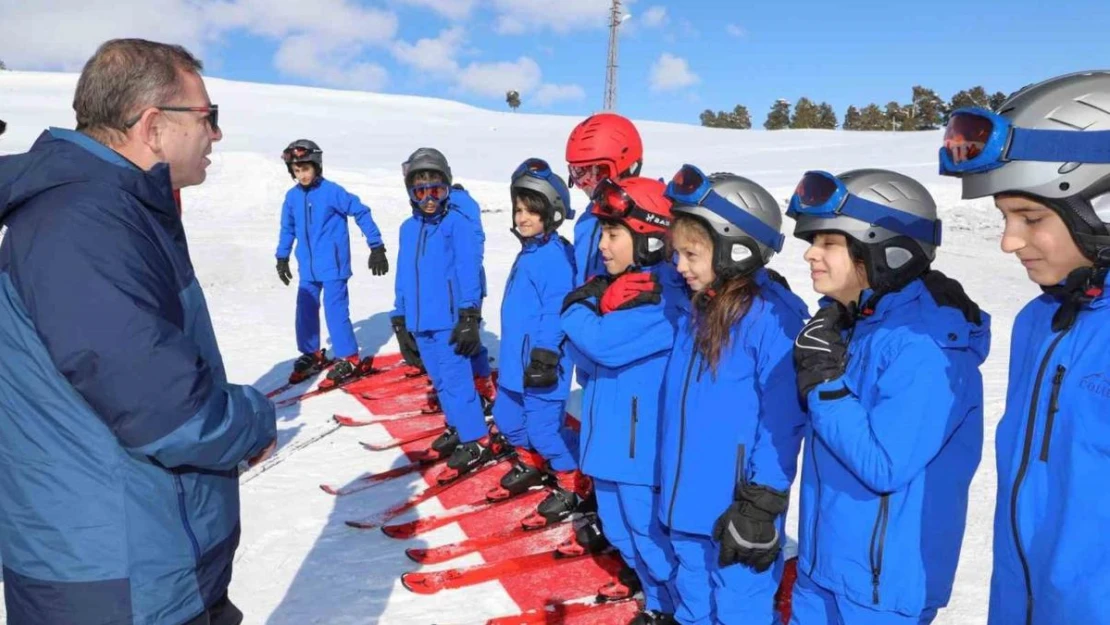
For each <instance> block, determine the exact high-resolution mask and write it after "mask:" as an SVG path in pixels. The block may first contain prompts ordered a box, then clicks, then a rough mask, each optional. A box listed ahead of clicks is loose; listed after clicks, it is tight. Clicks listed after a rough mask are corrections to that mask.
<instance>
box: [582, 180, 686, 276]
mask: <svg viewBox="0 0 1110 625" xmlns="http://www.w3.org/2000/svg"><path fill="white" fill-rule="evenodd" d="M666 190H667V185H665V184H663V183H662V182H661V181H659V180H656V179H654V178H641V177H639V176H633V177H631V178H622V179H620V180H613V179H612V178H609V179H606V180H602V181H601V183H600V184H598V186H597V189H596V190H595V191H594V196H593V200H594V201H593V204H592V207H591V212H592V213H593V214H594V215H596V216H597V218H598V219H600V220H602V221H609V222H615V223H619V224H621V225H622V226H624V227H625V228H628V230H629V231H630V232H631V233H632V242H633V246H634V248H633V257H632V260H633V262H634V263H636V264H637V265H639V266H641V267H643V266H647V265H654V264H656V263H658V262H660V261H662V260H663V257H664V255H665V249H666V238H667V231H668V230H669V229H670V227H671V223H672V222H673V221H674V215H673V213H672V212H671V204H672V202H671V200H670V198H668V197H667V196H666V195H664V192H665V191H666Z"/></svg>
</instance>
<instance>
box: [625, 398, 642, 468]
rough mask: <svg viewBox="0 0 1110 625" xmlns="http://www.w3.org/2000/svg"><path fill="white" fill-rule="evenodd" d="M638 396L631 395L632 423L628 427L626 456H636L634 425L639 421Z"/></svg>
mask: <svg viewBox="0 0 1110 625" xmlns="http://www.w3.org/2000/svg"><path fill="white" fill-rule="evenodd" d="M638 403H639V398H637V397H636V396H635V395H633V396H632V423H631V427H630V428H629V429H628V457H629V458H635V457H636V426H637V425H638V424H639V422H640V416H639V414H637V409H638V406H637V404H638Z"/></svg>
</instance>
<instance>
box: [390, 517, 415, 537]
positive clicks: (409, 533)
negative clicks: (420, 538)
mask: <svg viewBox="0 0 1110 625" xmlns="http://www.w3.org/2000/svg"><path fill="white" fill-rule="evenodd" d="M382 533H383V534H385V535H386V536H389V537H390V538H396V539H398V540H408V539H409V538H412V537H413V536H416V522H415V521H411V522H409V523H398V524H397V525H383V526H382Z"/></svg>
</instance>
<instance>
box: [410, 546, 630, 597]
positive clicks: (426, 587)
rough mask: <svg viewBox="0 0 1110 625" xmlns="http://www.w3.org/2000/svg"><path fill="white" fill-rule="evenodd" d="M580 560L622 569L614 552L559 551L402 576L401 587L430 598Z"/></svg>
mask: <svg viewBox="0 0 1110 625" xmlns="http://www.w3.org/2000/svg"><path fill="white" fill-rule="evenodd" d="M583 558H594V559H595V560H596V561H597V562H598V563H599V564H601V565H602V566H603V567H604V568H606V569H611V570H612V571H614V572H615V571H617V570H618V569H619V568H620V567H621V559H620V556H619V555H617V554H616V553H615V552H613V551H610V552H608V553H602V554H596V555H595V554H583V555H580V556H573V557H565V556H563V555H562V554H560V553H559V552H558V551H554V550H552V551H541V552H539V553H532V554H528V555H526V556H520V557H517V558H510V559H508V560H502V561H500V562H493V563H490V564H478V565H475V566H469V567H465V568H459V569H447V570H446V571H432V572H428V573H419V572H414V573H405V574H404V575H402V576H401V584H402V585H404V587H405V588H407V589H409V590H410V591H412V592H414V593H417V594H420V595H432V594H435V593H437V592H439V591H441V590H450V589H454V588H465V587H467V586H473V585H475V584H481V583H482V582H488V581H493V580H495V579H500V578H502V577H507V576H509V575H518V574H520V573H530V572H532V571H538V570H541V569H548V568H563V567H565V566H568V565H571V564H575V563H577V562H578V561H579V560H582V559H583Z"/></svg>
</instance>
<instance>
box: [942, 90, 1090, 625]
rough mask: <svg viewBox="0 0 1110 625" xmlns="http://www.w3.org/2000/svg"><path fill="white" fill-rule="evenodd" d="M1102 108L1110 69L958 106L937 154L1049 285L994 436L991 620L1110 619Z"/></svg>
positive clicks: (1014, 363) (1036, 302)
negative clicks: (991, 105)
mask: <svg viewBox="0 0 1110 625" xmlns="http://www.w3.org/2000/svg"><path fill="white" fill-rule="evenodd" d="M1107 101H1110V72H1106V71H1092V72H1083V73H1076V74H1069V75H1064V76H1058V77H1055V78H1051V79H1049V80H1046V81H1043V82H1040V83H1037V84H1034V85H1030V86H1029V87H1026V88H1024V89H1022V90H1021V91H1019V92H1017V93H1015V94H1014V95H1013V96H1011V97H1010V98H1009V99H1008V100H1006V101H1005V102H1004V103H1002V105H1000V106H999V108H998V110H999V111H1001V112H1000V113H994V112H992V111H989V110H985V109H964V110H957V111H955V112H954V113H953V115H952V121H951V122H949V125H948V128H947V131H946V134H945V143H944V147H943V148H942V149H941V151H940V161H941V173H943V174H946V175H951V176H959V177H961V178H962V184H963V197H965V198H978V197H989V196H993V198H994V203H995V206H996V207H997V208H998V209H999V211H1000V212H1001V214H1002V217H1003V219H1004V226H1005V227H1004V230H1003V233H1002V251H1004V252H1006V253H1008V254H1014V255H1015V256H1016V257H1017V258H1018V260H1020V261H1022V264H1023V265H1024V267H1025V270H1026V273H1027V274H1028V277H1029V279H1030V280H1031V281H1032V282H1033V283H1035V284H1036V285H1037V286H1039V287H1040V288H1041V290H1043V294H1041V295H1040V296H1038V297H1037V298H1035V299H1033V300H1032V301H1030V302H1029V303H1028V304H1026V306H1025V308H1023V309H1022V311H1021V313H1020V314H1018V316H1017V319H1016V320H1015V321H1014V327H1013V337H1012V340H1011V341H1010V373H1009V383H1008V388H1007V392H1006V411H1005V412H1004V413H1003V415H1002V419H1001V421H999V423H998V429H997V431H996V433H995V458H996V462H997V471H998V473H997V475H998V489H997V491H996V497H997V500H996V502H995V519H994V569H993V574H992V577H991V589H990V614H989V617H988V621H987V622H988V624H989V625H1011V624H1017V625H1030V624H1034V625H1058V624H1059V625H1062V624H1064V623H1089V624H1091V625H1095V624H1098V625H1106V624H1108V623H1110V601H1107V593H1108V590H1107V589H1110V566H1108V565H1107V562H1106V555H1107V554H1110V533H1108V532H1107V528H1108V527H1110V497H1107V495H1106V493H1105V492H1104V491H1102V490H1101V489H1102V488H1103V486H1102V484H1101V483H1100V480H1101V479H1105V477H1104V476H1106V474H1107V472H1108V471H1110V418H1108V414H1110V413H1108V410H1107V407H1108V405H1110V404H1108V401H1110V399H1108V398H1110V355H1108V353H1107V345H1110V296H1108V286H1110V284H1108V275H1110V272H1108V267H1110V226H1108V224H1107V217H1106V207H1107V206H1110V196H1108V195H1107V191H1108V189H1110V158H1108V156H1107V152H1106V149H1105V148H1106V146H1107V145H1110V138H1108V137H1107V135H1108V133H1107V129H1110V114H1108V113H1107V110H1106V106H1105V105H1103V106H1099V105H1098V104H1097V103H1099V102H1102V103H1105V102H1107ZM995 136H997V137H1000V138H1001V139H1003V141H996V140H994V139H993V138H992V139H991V140H990V141H987V142H984V141H983V140H982V139H983V137H995ZM1008 137H1012V138H1013V141H1014V149H1009V140H1008ZM1003 144H1005V145H1003Z"/></svg>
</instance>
